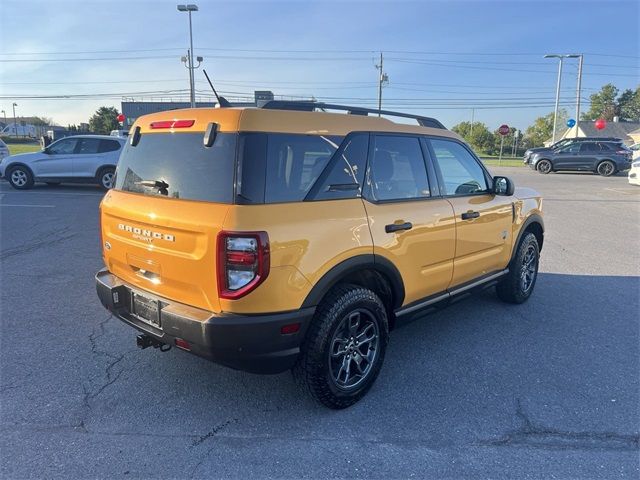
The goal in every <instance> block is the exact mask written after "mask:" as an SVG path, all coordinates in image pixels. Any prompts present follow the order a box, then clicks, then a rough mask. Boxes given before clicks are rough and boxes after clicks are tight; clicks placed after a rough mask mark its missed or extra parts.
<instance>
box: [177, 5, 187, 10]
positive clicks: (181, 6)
mask: <svg viewBox="0 0 640 480" xmlns="http://www.w3.org/2000/svg"><path fill="white" fill-rule="evenodd" d="M178 11H180V12H186V11H187V6H186V5H178Z"/></svg>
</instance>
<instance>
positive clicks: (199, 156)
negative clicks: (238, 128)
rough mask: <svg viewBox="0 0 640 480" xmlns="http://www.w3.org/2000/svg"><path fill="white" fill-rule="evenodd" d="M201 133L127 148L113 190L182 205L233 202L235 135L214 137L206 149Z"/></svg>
mask: <svg viewBox="0 0 640 480" xmlns="http://www.w3.org/2000/svg"><path fill="white" fill-rule="evenodd" d="M203 137H204V133H202V132H198V133H151V134H143V135H141V136H140V141H139V142H138V144H137V145H136V146H132V145H131V144H130V143H129V142H127V145H126V147H125V149H124V150H123V152H122V155H121V157H120V161H119V162H118V169H117V171H116V183H115V188H116V189H117V190H123V191H126V192H134V193H140V194H144V195H161V196H166V197H170V198H181V199H184V200H200V201H207V202H217V203H232V202H233V184H234V180H233V179H234V170H235V153H236V142H237V137H238V136H237V134H232V133H219V134H218V135H217V136H216V140H215V142H214V144H213V146H211V147H205V146H204V144H203Z"/></svg>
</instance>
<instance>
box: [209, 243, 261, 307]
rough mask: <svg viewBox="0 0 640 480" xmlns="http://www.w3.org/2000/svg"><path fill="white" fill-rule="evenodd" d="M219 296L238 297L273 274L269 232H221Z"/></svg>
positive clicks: (219, 244)
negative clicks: (271, 270) (270, 272)
mask: <svg viewBox="0 0 640 480" xmlns="http://www.w3.org/2000/svg"><path fill="white" fill-rule="evenodd" d="M217 248H218V265H217V267H218V268H217V270H218V295H219V296H220V298H226V299H231V300H233V299H237V298H240V297H243V296H245V295H246V294H248V293H249V292H251V291H253V290H254V289H255V288H256V287H257V286H258V285H260V284H261V283H262V282H264V280H265V279H266V278H267V276H268V275H269V268H270V258H269V257H270V255H269V236H268V235H267V232H224V231H223V232H220V233H219V234H218V245H217Z"/></svg>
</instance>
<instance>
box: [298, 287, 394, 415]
mask: <svg viewBox="0 0 640 480" xmlns="http://www.w3.org/2000/svg"><path fill="white" fill-rule="evenodd" d="M357 309H363V310H367V311H368V312H369V313H371V314H372V317H373V318H374V319H375V320H374V321H375V322H376V324H377V326H378V334H379V336H380V338H379V343H378V354H377V358H376V360H375V361H374V365H373V366H372V368H371V370H370V372H369V374H368V376H367V378H366V379H365V381H363V382H362V383H361V384H360V385H358V386H357V387H356V388H353V389H349V390H345V389H341V388H339V387H338V386H337V385H336V384H335V382H334V380H333V377H332V372H331V368H330V366H329V355H330V348H331V341H332V339H333V335H334V333H335V332H336V330H337V329H338V327H339V326H340V324H341V323H342V320H343V319H344V318H345V316H346V315H348V314H349V313H350V312H352V311H354V310H357ZM312 322H313V323H312V325H311V326H310V328H309V331H308V332H307V335H306V339H305V341H304V342H303V344H302V346H301V357H300V359H299V360H298V363H297V364H296V366H295V367H294V369H293V372H294V377H296V379H297V381H298V383H299V384H300V385H301V386H302V387H303V388H304V389H305V390H307V391H309V393H311V395H312V397H313V398H315V400H316V401H318V402H320V403H321V404H323V405H325V406H327V407H329V408H332V409H342V408H346V407H349V406H351V405H353V404H354V403H356V402H357V401H358V400H360V398H362V397H363V396H364V395H365V394H366V393H367V392H368V391H369V389H370V388H371V387H372V385H373V384H374V382H375V380H376V378H377V376H378V374H379V373H380V370H381V368H382V364H383V362H384V357H385V353H386V348H387V343H388V340H389V321H388V315H387V312H386V310H385V308H384V305H383V304H382V302H381V301H380V299H379V298H378V297H377V296H376V295H375V294H374V293H373V292H372V291H370V290H368V289H366V288H363V287H359V286H356V285H341V286H338V287H336V288H335V289H334V291H333V292H330V293H329V294H327V296H326V297H325V300H324V301H323V303H321V304H320V305H319V307H318V310H317V311H316V315H315V316H314V319H313V321H312Z"/></svg>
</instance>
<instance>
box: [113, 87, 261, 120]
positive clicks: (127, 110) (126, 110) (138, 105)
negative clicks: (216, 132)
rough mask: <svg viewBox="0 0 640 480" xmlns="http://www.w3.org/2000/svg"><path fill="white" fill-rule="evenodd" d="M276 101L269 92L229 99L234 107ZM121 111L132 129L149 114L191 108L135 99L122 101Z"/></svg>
mask: <svg viewBox="0 0 640 480" xmlns="http://www.w3.org/2000/svg"><path fill="white" fill-rule="evenodd" d="M273 99H274V95H273V92H271V91H269V90H258V91H255V92H254V94H253V100H247V99H242V100H238V101H234V99H231V98H229V99H227V100H229V101H230V103H231V105H232V106H234V107H261V106H262V105H264V104H265V103H266V102H269V101H271V100H273ZM120 105H121V106H120V111H121V112H122V114H123V115H124V116H125V119H126V120H125V125H124V126H125V127H130V126H131V125H133V123H134V122H135V121H136V119H137V118H138V117H139V116H141V115H147V114H149V113H156V112H166V111H167V110H179V109H181V108H190V107H191V104H190V103H189V102H174V101H171V100H169V101H162V100H160V101H153V100H152V101H145V100H142V101H136V100H134V99H126V100H124V99H123V100H122V103H121V104H120ZM216 106H217V102H196V108H215V107H216Z"/></svg>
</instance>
